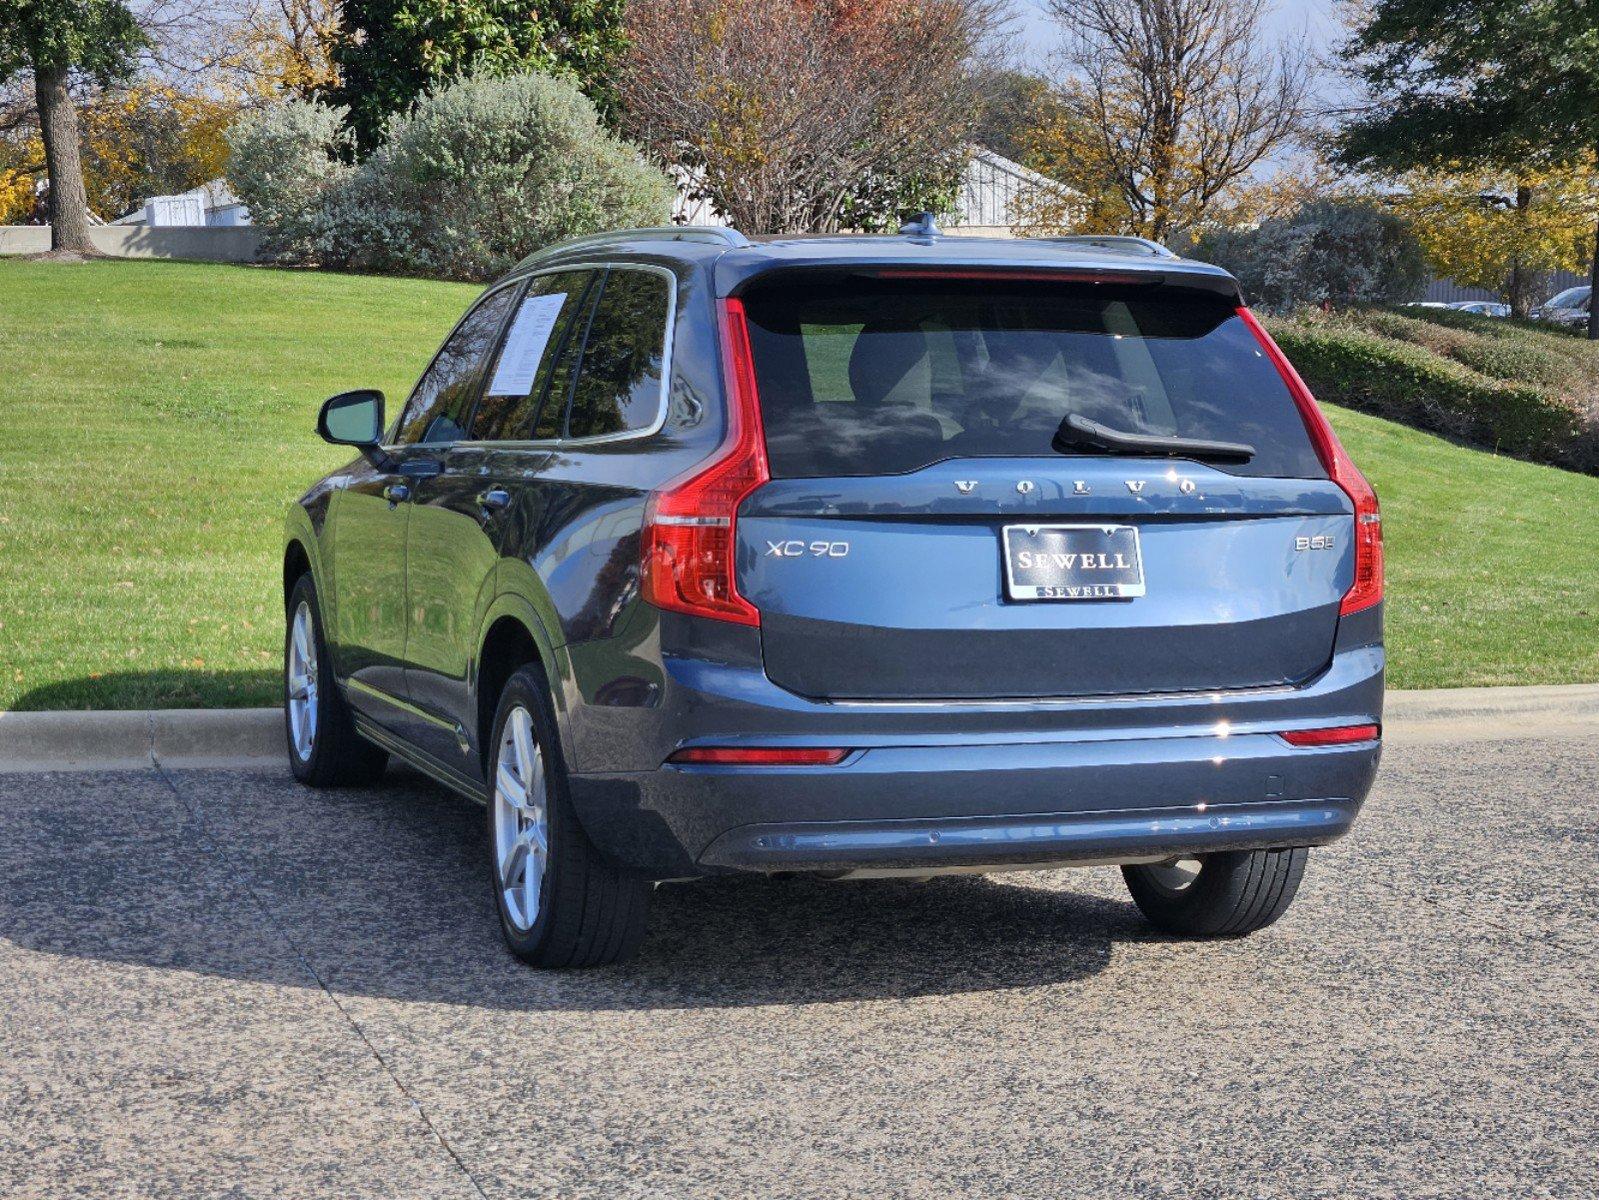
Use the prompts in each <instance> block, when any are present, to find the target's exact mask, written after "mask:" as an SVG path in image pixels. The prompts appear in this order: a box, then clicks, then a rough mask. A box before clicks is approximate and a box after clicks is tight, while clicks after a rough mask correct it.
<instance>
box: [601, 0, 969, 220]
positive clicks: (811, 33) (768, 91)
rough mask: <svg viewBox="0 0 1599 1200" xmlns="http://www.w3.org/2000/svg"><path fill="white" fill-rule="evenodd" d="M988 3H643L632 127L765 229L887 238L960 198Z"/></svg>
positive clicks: (631, 71) (724, 203) (634, 59)
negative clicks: (848, 230)
mask: <svg viewBox="0 0 1599 1200" xmlns="http://www.w3.org/2000/svg"><path fill="white" fill-rule="evenodd" d="M993 23H994V9H993V8H992V7H991V6H990V5H989V4H988V3H987V0H919V2H917V3H915V4H913V5H911V6H907V7H903V8H889V7H886V6H872V5H850V4H844V3H813V2H811V0H635V3H633V4H632V5H631V6H630V7H629V9H628V23H627V37H628V42H629V50H628V53H627V57H626V60H625V65H624V71H623V74H622V80H621V86H620V95H621V102H622V125H623V128H624V129H625V130H626V131H627V132H629V133H631V134H632V135H633V136H634V137H635V138H636V139H637V140H638V141H639V142H640V143H642V144H643V145H644V146H645V147H646V148H647V149H648V150H649V151H650V152H651V153H653V154H654V155H655V156H656V158H657V159H658V160H659V161H661V162H663V163H665V164H668V165H669V166H671V167H673V168H675V169H676V170H677V171H679V172H680V173H681V174H682V176H683V177H684V178H685V179H686V180H688V181H689V183H690V185H691V186H692V187H693V188H694V189H696V190H697V191H698V193H699V194H700V195H701V196H703V197H705V198H709V199H710V200H712V201H713V202H714V203H715V204H716V206H717V207H718V208H719V209H720V210H721V211H722V212H723V213H724V214H726V215H727V217H728V218H730V219H731V220H732V221H733V222H734V223H735V224H736V225H738V227H739V228H741V229H744V230H746V231H748V232H750V233H791V232H804V231H830V230H836V229H839V228H842V227H863V228H874V227H880V226H881V225H883V224H885V223H887V222H889V221H891V220H893V219H894V218H896V217H898V216H900V215H901V214H903V213H905V212H907V210H916V209H920V208H923V207H926V208H934V209H938V208H942V207H944V206H945V205H947V204H948V203H949V202H951V201H952V200H953V199H954V195H955V188H956V185H957V184H958V180H959V175H960V171H961V170H962V168H963V167H964V164H965V159H966V155H967V144H968V142H969V139H970V135H971V131H972V129H973V127H974V125H975V122H976V120H977V117H978V115H979V111H980V106H979V103H978V96H977V91H976V84H975V77H974V75H973V72H972V71H971V69H970V68H971V66H972V62H973V58H974V56H975V55H976V54H977V53H978V52H979V49H980V47H981V46H982V45H983V44H984V41H985V39H986V38H987V37H988V35H989V33H990V31H991V30H992V28H993Z"/></svg>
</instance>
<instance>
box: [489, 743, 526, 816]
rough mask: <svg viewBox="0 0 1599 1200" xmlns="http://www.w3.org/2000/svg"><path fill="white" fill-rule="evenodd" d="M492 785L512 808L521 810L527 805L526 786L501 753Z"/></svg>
mask: <svg viewBox="0 0 1599 1200" xmlns="http://www.w3.org/2000/svg"><path fill="white" fill-rule="evenodd" d="M494 786H495V787H497V788H498V789H499V791H500V795H501V796H503V797H504V798H505V802H506V803H507V804H509V805H510V806H511V807H512V808H514V809H517V810H518V811H521V810H522V809H524V808H525V807H526V806H527V788H526V787H524V786H523V784H522V781H521V780H520V779H518V778H517V777H516V772H514V771H513V770H512V769H511V765H510V764H509V763H508V762H506V761H505V756H504V755H503V754H502V755H501V756H500V769H499V770H498V771H496V772H495V774H494Z"/></svg>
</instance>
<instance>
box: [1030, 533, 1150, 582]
mask: <svg viewBox="0 0 1599 1200" xmlns="http://www.w3.org/2000/svg"><path fill="white" fill-rule="evenodd" d="M1003 536H1004V539H1005V594H1006V595H1007V596H1009V597H1010V598H1011V599H1012V600H1121V599H1125V598H1127V597H1129V596H1142V595H1143V594H1144V560H1143V556H1142V555H1141V554H1140V553H1139V549H1138V530H1137V529H1136V528H1135V527H1134V526H1132V525H1007V526H1005V530H1004V535H1003Z"/></svg>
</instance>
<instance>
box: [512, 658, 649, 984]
mask: <svg viewBox="0 0 1599 1200" xmlns="http://www.w3.org/2000/svg"><path fill="white" fill-rule="evenodd" d="M489 746H490V755H491V756H490V759H489V764H488V766H489V776H488V777H489V780H490V784H491V787H492V792H491V794H490V796H489V810H488V833H489V837H488V841H489V878H490V881H491V883H492V885H493V889H494V900H495V907H496V908H497V909H498V910H499V914H500V930H501V932H502V933H503V934H504V935H505V943H506V945H507V946H509V947H510V950H511V953H513V954H515V955H516V956H517V957H518V958H520V959H521V960H522V961H523V962H527V963H531V964H532V965H534V966H538V967H598V966H604V965H606V964H609V963H616V962H621V961H623V960H624V959H627V958H630V957H632V955H633V953H634V951H636V950H637V949H638V945H639V943H640V941H642V940H643V937H644V923H645V915H646V912H647V910H648V906H649V899H650V884H649V882H648V881H647V880H644V879H640V878H639V877H637V876H635V875H633V874H631V873H629V872H627V871H625V870H624V869H622V868H621V867H618V866H616V865H615V864H613V863H610V862H607V861H606V860H605V859H604V858H603V857H601V855H600V852H599V851H598V850H597V849H595V847H594V844H593V843H592V842H591V841H589V838H588V835H587V834H586V833H585V832H584V831H583V827H582V826H581V825H580V824H578V821H577V818H576V816H575V815H574V814H573V812H572V805H571V801H570V800H569V798H568V794H567V786H566V767H565V764H564V763H563V762H562V761H561V748H560V743H559V740H558V739H557V738H556V736H555V717H554V713H553V711H552V709H551V706H550V701H549V693H548V690H547V688H546V687H545V683H544V677H543V675H542V674H541V673H540V672H539V670H538V668H537V667H534V666H526V667H523V668H521V669H520V670H518V671H517V672H516V673H515V674H514V675H512V676H511V678H510V680H509V682H507V683H506V685H505V691H504V692H503V693H502V694H501V696H500V705H499V708H498V710H497V711H496V713H495V716H494V736H493V740H492V741H491V742H490V743H489Z"/></svg>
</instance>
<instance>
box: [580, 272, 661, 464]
mask: <svg viewBox="0 0 1599 1200" xmlns="http://www.w3.org/2000/svg"><path fill="white" fill-rule="evenodd" d="M604 288H605V290H604V291H602V292H601V293H600V299H599V302H598V303H597V304H596V305H595V306H594V316H593V317H592V318H591V319H590V321H589V329H588V338H587V340H586V341H585V342H584V344H583V357H582V360H581V363H580V365H579V367H578V372H577V385H576V386H575V387H574V388H573V389H572V411H571V415H570V416H569V417H568V418H567V423H566V429H567V432H566V436H567V437H573V438H584V437H599V436H601V435H604V434H608V433H626V432H628V431H630V430H634V429H647V428H649V427H650V426H651V425H653V424H654V423H655V420H656V418H657V417H658V416H659V415H660V411H661V370H662V364H663V362H664V360H665V357H666V315H667V310H668V308H669V307H670V302H669V301H670V292H669V288H670V284H669V282H668V281H667V280H666V279H665V278H663V277H662V276H660V275H658V274H656V273H655V272H654V271H628V270H620V269H613V270H611V271H610V272H608V273H607V274H606V277H605V284H604Z"/></svg>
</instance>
